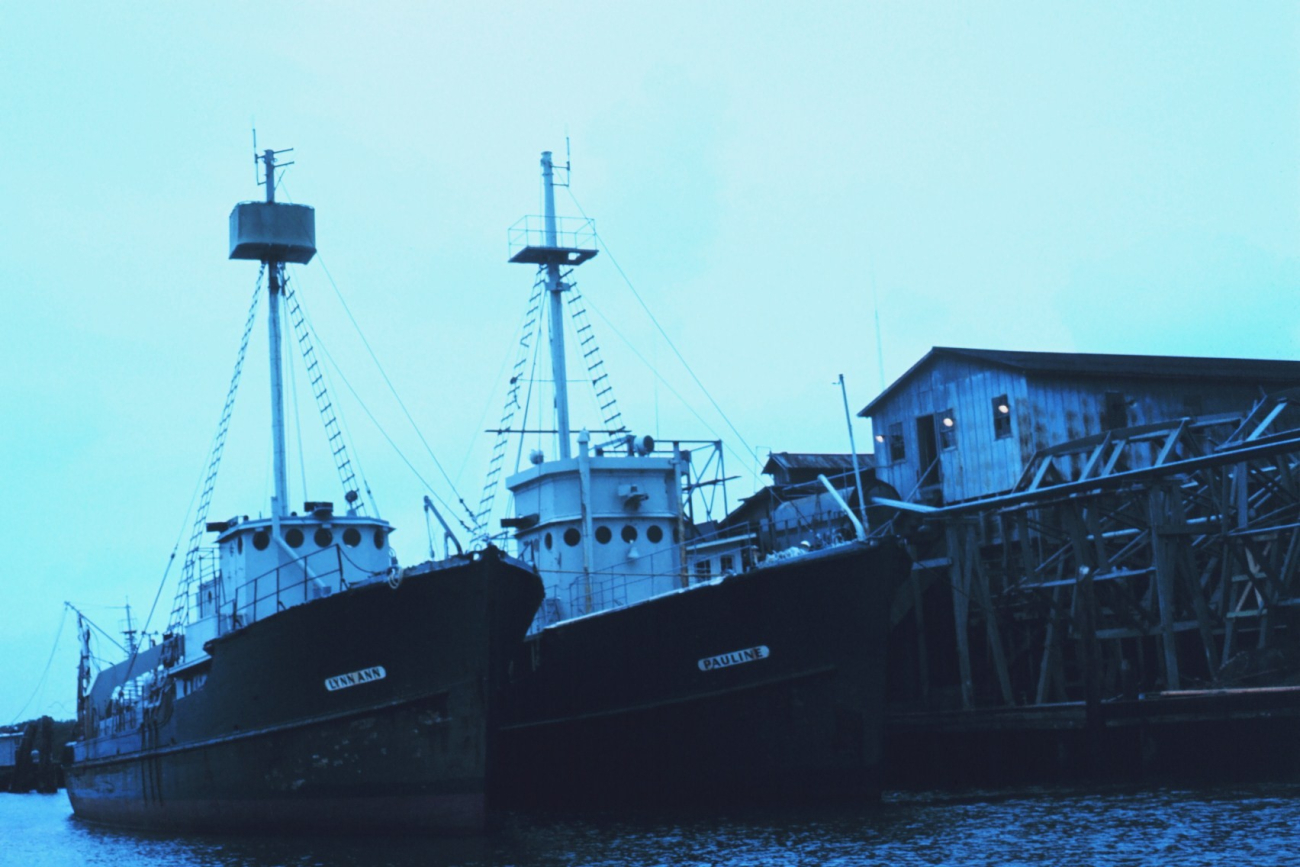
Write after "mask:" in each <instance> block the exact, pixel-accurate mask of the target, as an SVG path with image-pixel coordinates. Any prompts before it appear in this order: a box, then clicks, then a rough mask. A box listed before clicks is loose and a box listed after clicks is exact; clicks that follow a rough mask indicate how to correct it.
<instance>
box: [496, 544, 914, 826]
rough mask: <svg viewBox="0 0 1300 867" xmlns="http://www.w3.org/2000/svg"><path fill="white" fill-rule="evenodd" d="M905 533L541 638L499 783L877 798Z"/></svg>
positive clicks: (603, 800) (573, 798) (615, 792)
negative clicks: (893, 604) (891, 625)
mask: <svg viewBox="0 0 1300 867" xmlns="http://www.w3.org/2000/svg"><path fill="white" fill-rule="evenodd" d="M907 568H908V559H907V556H906V554H905V553H904V552H903V551H902V550H901V549H900V548H898V547H897V546H895V545H893V544H891V543H886V544H883V545H878V546H867V545H849V546H845V547H843V548H839V549H834V550H829V551H824V552H817V553H814V554H809V555H805V556H803V557H798V558H794V559H792V560H789V561H786V562H784V563H781V564H778V565H775V566H770V567H766V568H762V569H757V570H753V571H750V572H748V573H745V574H742V575H737V576H730V577H727V578H725V579H722V580H720V581H716V582H710V583H709V584H705V585H699V586H695V587H692V588H690V589H689V590H684V591H682V592H678V593H672V594H668V595H665V596H661V597H657V598H655V599H652V600H649V601H646V602H643V603H639V604H637V605H633V606H630V607H628V608H624V609H619V610H615V611H609V612H604V613H601V614H598V615H593V616H589V617H586V618H581V619H578V620H574V621H569V622H567V623H564V624H559V625H556V626H552V627H550V628H548V629H545V630H543V631H541V632H540V633H538V634H537V635H534V636H531V637H530V638H529V639H528V640H527V641H526V642H525V644H524V647H523V648H522V650H521V652H520V654H519V656H518V658H517V659H516V661H515V664H514V666H512V682H511V690H510V697H509V701H508V702H507V707H506V710H505V711H504V716H503V727H502V732H501V752H500V759H501V761H500V763H499V764H498V766H497V768H498V774H497V775H496V779H497V780H498V785H497V789H498V790H499V791H500V792H501V793H502V797H503V798H505V799H508V800H509V802H510V803H511V804H512V805H514V806H520V807H559V806H570V805H573V806H580V805H599V806H611V805H628V806H680V805H684V804H688V803H699V802H728V803H743V802H764V803H785V804H795V803H808V802H812V801H824V800H843V799H859V798H860V799H870V798H874V797H878V796H879V791H880V768H881V743H882V733H883V723H884V696H885V671H886V669H885V650H886V643H887V642H886V639H887V628H888V616H889V615H888V611H889V600H890V596H891V594H892V591H893V589H894V587H895V586H896V585H897V583H898V582H899V581H901V580H902V577H903V576H904V575H905V574H906V571H907Z"/></svg>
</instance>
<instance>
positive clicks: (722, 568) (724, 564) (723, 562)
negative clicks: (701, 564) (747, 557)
mask: <svg viewBox="0 0 1300 867" xmlns="http://www.w3.org/2000/svg"><path fill="white" fill-rule="evenodd" d="M734 568H735V567H734V566H733V565H732V559H731V555H730V554H723V555H722V556H720V557H719V558H718V571H719V572H721V573H722V574H723V575H725V574H727V573H728V572H731V571H732V570H733V569H734Z"/></svg>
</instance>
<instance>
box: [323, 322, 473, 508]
mask: <svg viewBox="0 0 1300 867" xmlns="http://www.w3.org/2000/svg"><path fill="white" fill-rule="evenodd" d="M317 346H319V347H320V350H321V352H322V353H324V355H325V359H326V360H327V361H328V362H329V363H330V366H331V367H333V368H334V372H335V373H337V374H338V375H339V379H341V380H342V381H343V385H345V386H346V387H347V390H348V393H349V394H351V395H352V398H353V399H354V400H355V401H356V402H357V405H358V406H360V407H361V410H362V412H364V413H365V414H366V417H367V418H369V419H370V421H371V423H372V424H374V426H375V429H376V430H378V431H379V433H380V435H382V436H383V438H384V439H385V440H387V441H388V444H389V445H390V446H392V447H393V451H394V452H396V453H397V456H398V457H399V458H401V459H402V463H404V464H406V467H407V469H409V470H410V471H411V473H412V474H413V475H414V476H415V477H416V478H417V479H419V480H420V483H421V484H422V485H424V487H425V489H426V490H428V492H429V493H430V494H432V495H433V498H434V499H435V500H437V501H438V502H439V503H441V504H442V506H443V507H444V508H445V509H447V511H448V512H449V513H451V514H452V515H453V516H454V517H455V518H456V520H457V521H458V522H459V523H460V525H461V526H462V527H464V528H465V530H466V531H467V532H469V533H473V532H474V530H473V528H472V527H470V526H469V525H468V524H466V523H465V521H464V519H462V518H461V517H460V516H459V515H456V513H455V511H454V510H452V508H451V506H450V505H448V504H447V501H446V500H444V499H443V498H442V497H441V496H440V495H439V494H438V492H437V491H436V490H434V488H433V485H431V484H429V482H428V481H427V480H426V479H425V478H424V476H422V475H420V471H419V470H417V469H416V468H415V464H413V463H411V461H410V459H409V458H407V457H406V455H405V454H403V452H402V450H401V449H400V448H399V447H398V445H397V443H396V442H394V441H393V438H392V437H390V436H389V435H388V431H386V430H384V427H383V425H381V424H380V423H379V420H378V419H377V418H375V415H374V413H372V412H371V411H370V408H369V407H368V406H366V403H365V401H363V400H362V399H361V395H359V394H357V390H356V389H355V388H353V387H352V383H351V382H349V381H348V378H347V376H346V375H345V374H344V373H343V370H342V369H341V368H340V367H339V366H338V363H337V362H335V361H334V356H333V355H330V351H329V349H327V348H326V347H325V344H323V343H318V344H317ZM372 502H373V501H372ZM461 502H462V503H463V502H464V501H463V500H462V501H461Z"/></svg>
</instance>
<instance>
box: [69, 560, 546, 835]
mask: <svg viewBox="0 0 1300 867" xmlns="http://www.w3.org/2000/svg"><path fill="white" fill-rule="evenodd" d="M541 592H542V591H541V583H540V581H539V579H538V578H537V576H536V575H535V574H533V573H532V572H529V571H526V570H524V569H523V568H520V567H519V566H516V565H513V564H512V563H510V562H509V561H506V560H503V559H502V558H501V557H500V556H499V555H498V554H496V553H495V552H488V553H485V554H483V555H481V556H477V557H476V558H475V559H473V560H468V559H467V560H465V561H464V562H460V563H457V564H455V565H450V566H443V567H441V568H431V569H428V570H426V571H423V572H420V573H418V574H410V573H408V574H407V576H406V578H405V579H404V580H403V581H402V582H401V584H400V585H399V586H397V587H396V588H393V587H390V586H388V585H387V584H385V583H382V582H381V583H378V584H372V585H368V586H365V587H359V588H356V589H353V590H349V591H347V592H346V593H341V594H338V595H336V596H333V597H328V598H326V599H322V600H318V601H315V602H312V603H309V604H307V605H302V606H298V607H296V608H290V609H288V610H286V611H283V612H280V613H279V614H276V615H275V616H273V617H269V618H266V619H265V620H262V621H260V622H257V623H253V624H251V625H249V626H247V627H245V628H243V629H241V630H238V631H236V632H232V633H230V634H228V635H226V636H223V637H222V638H220V639H217V640H216V641H214V642H211V643H210V644H209V649H210V652H211V656H212V660H211V668H210V671H209V673H208V675H207V681H206V683H205V684H204V686H203V687H202V689H199V690H198V691H196V692H193V693H191V694H190V695H188V696H184V697H180V698H175V699H174V700H164V702H163V703H162V704H161V705H160V706H159V708H158V709H157V710H156V711H154V712H153V713H152V715H151V716H150V717H149V718H147V719H146V722H145V724H144V725H143V726H137V727H132V728H130V729H128V730H126V731H123V732H122V733H120V734H117V735H101V736H99V737H95V738H91V739H87V740H85V741H81V742H79V743H78V744H77V746H76V752H77V755H76V761H74V762H73V763H72V765H71V766H70V767H69V768H68V796H69V798H70V800H71V801H72V806H73V810H74V811H75V813H76V814H77V816H79V817H81V818H83V819H86V820H89V821H94V822H104V823H110V824H116V825H125V826H133V827H140V828H163V829H182V830H204V831H207V830H217V829H222V830H237V831H244V830H265V831H277V832H279V831H312V832H320V831H350V832H356V831H393V830H401V831H453V832H456V831H460V832H473V831H477V830H481V829H482V828H484V827H485V825H486V824H487V822H488V818H489V814H490V811H491V806H492V805H491V803H490V799H489V794H488V790H487V780H488V776H489V773H490V770H491V764H492V762H493V761H494V755H493V751H494V744H493V742H492V741H493V737H492V731H493V729H494V727H495V725H496V714H497V704H498V701H499V693H500V687H501V682H502V679H503V675H504V671H505V668H506V665H507V662H508V659H509V656H510V654H511V653H512V652H513V651H514V650H515V648H516V647H517V646H518V645H519V644H520V641H521V639H522V637H523V634H524V632H525V630H526V629H527V626H528V623H529V621H530V620H531V617H532V615H533V612H534V611H535V610H536V608H537V605H538V604H539V602H540V598H541ZM377 666H382V668H383V669H384V676H383V677H382V678H380V679H375V680H371V681H367V682H361V683H357V684H355V685H352V686H347V687H344V688H341V689H339V688H336V689H334V690H330V689H327V688H326V680H327V679H330V678H336V677H338V676H339V675H344V674H347V673H350V672H356V671H361V670H367V669H373V668H374V667H377ZM335 685H336V686H337V683H335Z"/></svg>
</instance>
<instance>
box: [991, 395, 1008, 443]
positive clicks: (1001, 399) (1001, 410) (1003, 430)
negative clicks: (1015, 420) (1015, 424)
mask: <svg viewBox="0 0 1300 867" xmlns="http://www.w3.org/2000/svg"><path fill="white" fill-rule="evenodd" d="M993 436H995V437H997V438H998V439H1005V438H1007V437H1009V436H1011V401H1010V400H1008V399H1007V396H1006V395H1005V394H1000V395H998V396H997V397H995V398H993Z"/></svg>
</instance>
